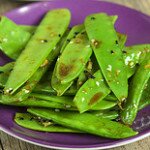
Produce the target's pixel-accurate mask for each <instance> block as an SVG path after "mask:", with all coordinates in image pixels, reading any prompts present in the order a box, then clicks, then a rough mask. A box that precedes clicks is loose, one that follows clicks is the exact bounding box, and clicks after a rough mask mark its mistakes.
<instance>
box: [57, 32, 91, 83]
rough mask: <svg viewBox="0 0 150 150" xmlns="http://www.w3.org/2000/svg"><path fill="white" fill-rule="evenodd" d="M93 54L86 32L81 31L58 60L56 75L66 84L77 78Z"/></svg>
mask: <svg viewBox="0 0 150 150" xmlns="http://www.w3.org/2000/svg"><path fill="white" fill-rule="evenodd" d="M68 54H69V56H68ZM91 54H92V49H91V47H90V43H89V40H88V38H87V35H86V33H85V32H81V33H79V34H78V35H77V36H76V37H75V38H74V39H72V40H71V41H70V43H69V44H68V45H67V46H66V48H65V49H64V51H63V53H62V54H61V56H60V58H59V60H58V64H57V68H56V76H57V78H58V79H59V80H60V81H61V83H62V84H65V83H68V82H71V81H73V80H74V79H75V78H77V77H78V76H79V74H80V73H81V72H82V71H83V69H84V67H85V65H86V63H87V62H88V60H89V58H90V56H91Z"/></svg>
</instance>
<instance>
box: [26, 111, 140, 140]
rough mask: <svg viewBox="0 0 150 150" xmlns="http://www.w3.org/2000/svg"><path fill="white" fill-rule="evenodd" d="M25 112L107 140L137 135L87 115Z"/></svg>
mask: <svg viewBox="0 0 150 150" xmlns="http://www.w3.org/2000/svg"><path fill="white" fill-rule="evenodd" d="M27 111H28V112H30V113H32V114H34V115H37V116H40V117H42V118H46V119H52V120H53V121H54V122H56V123H58V124H60V125H62V126H65V127H69V128H73V129H76V130H81V131H83V132H87V133H90V134H94V135H98V136H102V137H107V138H113V139H123V138H127V137H131V136H135V135H137V133H138V132H136V131H133V130H132V129H131V128H129V127H127V126H125V125H123V124H120V123H118V122H115V121H110V120H109V119H104V118H102V117H97V116H95V115H91V114H89V113H83V114H80V113H76V112H64V111H60V112H55V111H53V110H47V109H38V108H30V109H28V110H27Z"/></svg>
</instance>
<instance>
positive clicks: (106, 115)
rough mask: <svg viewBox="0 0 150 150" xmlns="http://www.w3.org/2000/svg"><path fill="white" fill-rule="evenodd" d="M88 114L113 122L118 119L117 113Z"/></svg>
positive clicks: (95, 112)
mask: <svg viewBox="0 0 150 150" xmlns="http://www.w3.org/2000/svg"><path fill="white" fill-rule="evenodd" d="M90 114H92V115H96V116H97V117H98V116H100V117H102V118H106V119H110V120H114V119H117V118H118V117H119V113H118V112H117V111H114V110H113V111H91V112H90Z"/></svg>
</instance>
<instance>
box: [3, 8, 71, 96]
mask: <svg viewBox="0 0 150 150" xmlns="http://www.w3.org/2000/svg"><path fill="white" fill-rule="evenodd" d="M56 18H57V19H56ZM69 22H70V12H69V10H68V9H55V10H52V11H49V12H48V13H47V14H46V16H45V17H44V19H43V20H42V21H41V23H40V25H39V26H38V27H37V29H36V31H35V33H34V35H33V36H32V37H31V39H30V41H29V42H28V44H27V45H26V47H25V49H24V51H23V53H22V54H21V55H20V56H19V58H18V59H17V61H16V63H15V66H14V69H13V71H12V73H11V74H10V77H9V79H8V81H7V83H6V87H5V90H4V91H5V93H9V94H13V93H14V92H15V91H16V90H17V89H18V88H19V87H21V86H22V85H23V84H24V83H25V82H26V81H27V80H28V79H29V78H31V76H33V74H34V73H35V72H36V71H37V69H38V68H39V67H40V66H41V65H42V64H43V62H44V61H45V59H46V58H47V57H48V55H49V54H50V52H51V51H52V50H53V49H54V48H55V46H56V44H57V43H58V42H59V40H60V37H61V36H62V35H63V34H64V33H65V31H66V30H67V27H68V25H69ZM16 77H17V78H16Z"/></svg>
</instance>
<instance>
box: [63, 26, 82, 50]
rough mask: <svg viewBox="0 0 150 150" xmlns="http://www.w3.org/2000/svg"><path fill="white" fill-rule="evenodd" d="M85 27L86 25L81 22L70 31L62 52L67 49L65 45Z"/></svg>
mask: <svg viewBox="0 0 150 150" xmlns="http://www.w3.org/2000/svg"><path fill="white" fill-rule="evenodd" d="M83 29H84V25H83V24H79V25H76V26H73V27H72V29H71V31H70V32H69V34H68V36H67V38H66V40H65V42H64V44H63V46H62V48H61V50H60V53H62V52H63V50H64V49H65V47H66V46H67V45H68V43H69V42H70V41H71V40H72V39H73V38H75V36H76V35H77V34H79V33H80V32H81V31H82V30H83Z"/></svg>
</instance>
